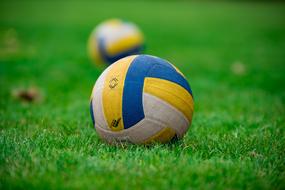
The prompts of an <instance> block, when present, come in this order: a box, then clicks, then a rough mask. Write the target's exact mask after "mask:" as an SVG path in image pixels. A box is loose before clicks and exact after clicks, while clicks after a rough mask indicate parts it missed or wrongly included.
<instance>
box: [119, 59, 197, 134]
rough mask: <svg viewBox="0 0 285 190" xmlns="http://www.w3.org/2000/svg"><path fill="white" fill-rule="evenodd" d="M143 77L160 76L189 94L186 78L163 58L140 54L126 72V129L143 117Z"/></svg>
mask: <svg viewBox="0 0 285 190" xmlns="http://www.w3.org/2000/svg"><path fill="white" fill-rule="evenodd" d="M145 77H153V78H160V79H164V80H168V81H171V82H174V83H176V84H179V85H180V86H181V87H183V88H184V89H186V90H187V91H188V92H189V93H190V94H191V95H192V91H191V88H190V86H189V84H188V82H187V80H186V79H185V78H184V77H183V76H182V75H181V74H180V73H178V72H177V71H176V70H175V68H174V67H173V66H172V65H171V64H169V63H168V62H166V61H164V60H163V59H160V58H157V57H153V56H148V55H140V56H137V57H136V58H135V59H134V60H133V62H132V63H131V65H130V67H129V69H128V72H127V74H126V79H125V84H124V91H123V122H124V128H125V129H127V128H129V127H131V126H133V125H135V124H136V123H138V122H139V121H140V120H142V119H143V118H144V110H143V102H142V95H143V85H144V79H145Z"/></svg>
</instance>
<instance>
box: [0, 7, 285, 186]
mask: <svg viewBox="0 0 285 190" xmlns="http://www.w3.org/2000/svg"><path fill="white" fill-rule="evenodd" d="M109 18H122V19H125V20H129V21H132V22H135V23H136V24H137V25H138V26H139V27H140V29H141V30H142V32H143V33H144V35H145V38H146V53H147V54H152V55H156V56H159V57H162V58H164V59H167V60H169V61H170V62H172V63H173V64H175V65H176V66H177V67H178V68H179V69H180V70H181V71H182V72H183V73H184V74H185V75H186V77H187V78H188V81H189V82H190V84H191V87H192V90H193V93H194V97H195V113H194V117H193V124H192V126H191V127H190V129H189V131H188V133H187V135H186V136H185V138H184V139H183V140H182V141H179V142H178V143H175V144H169V145H154V146H152V147H143V146H135V145H128V146H122V147H114V146H109V145H107V144H105V143H103V142H102V141H101V140H100V139H99V138H98V136H97V134H96V132H95V130H94V128H93V126H92V124H91V118H90V114H89V97H90V94H91V90H92V87H93V85H94V83H95V81H96V79H97V77H98V76H99V75H100V73H101V72H102V70H103V68H96V66H95V65H93V64H91V62H90V61H89V59H88V57H87V53H86V46H87V39H88V36H89V34H90V33H91V31H92V29H93V28H94V27H95V26H96V25H97V24H98V23H99V22H101V21H103V20H105V19H109ZM284 23H285V4H283V3H280V2H277V3H276V2H275V3H268V2H238V1H229V2H228V1H224V2H187V1H165V2H164V1H153V2H152V1H146V2H139V1H136V2H132V1H122V2H119V1H102V2H91V1H86V2H84V1H80V2H79V1H59V2H56V1H46V2H40V1H25V2H24V1H19V2H17V1H1V2H0V188H1V189H79V188H80V189H81V188H85V189H102V188H103V189H196V188H202V189H241V188H242V189H245V188H247V189H284V188H285V183H284V179H285V171H284V170H285V160H284V157H285V153H284V149H285V133H284V126H285V117H284V115H285V108H284V107H285V106H284V105H285V88H284V85H285V74H284V73H285V53H284V50H285V24H284ZM25 88H33V89H36V92H37V94H38V96H39V100H38V101H36V102H35V103H27V102H23V101H21V100H19V98H17V97H15V94H16V96H17V90H19V89H25Z"/></svg>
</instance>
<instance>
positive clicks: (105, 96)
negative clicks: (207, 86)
mask: <svg viewBox="0 0 285 190" xmlns="http://www.w3.org/2000/svg"><path fill="white" fill-rule="evenodd" d="M193 111H194V102H193V96H192V90H191V88H190V85H189V83H188V82H187V80H186V78H185V76H184V75H183V74H182V73H181V72H180V71H179V70H178V69H177V68H176V67H174V66H173V65H172V64H170V63H169V62H167V61H165V60H163V59H160V58H158V57H154V56H149V55H133V56H128V57H125V58H123V59H120V60H119V61H117V62H115V63H114V64H112V65H111V66H109V67H108V68H107V69H105V71H104V72H103V73H102V74H101V76H100V77H99V78H98V80H97V81H96V83H95V86H94V88H93V91H92V95H91V103H90V112H91V116H92V120H93V124H94V125H95V129H96V131H97V132H98V134H99V136H100V137H101V138H103V139H104V140H106V141H107V142H110V143H114V142H120V141H129V142H132V143H138V144H145V143H151V142H162V143H164V142H168V141H170V140H171V139H173V138H182V137H183V135H184V134H185V133H186V132H187V130H188V127H189V126H190V125H191V121H192V115H193Z"/></svg>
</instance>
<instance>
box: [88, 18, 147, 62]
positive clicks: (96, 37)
mask: <svg viewBox="0 0 285 190" xmlns="http://www.w3.org/2000/svg"><path fill="white" fill-rule="evenodd" d="M143 43H144V38H143V35H142V33H141V31H140V30H139V28H138V27H137V26H136V25H135V24H134V23H131V22H128V21H123V20H120V19H110V20H107V21H105V22H103V23H101V24H99V25H98V26H97V27H96V28H95V29H94V30H93V32H92V33H91V35H90V37H89V41H88V52H89V56H90V58H91V60H92V61H93V62H95V63H96V64H102V63H107V64H111V63H114V62H115V61H117V60H119V59H121V58H123V57H126V56H129V55H135V54H140V53H141V52H142V50H143V46H144V44H143Z"/></svg>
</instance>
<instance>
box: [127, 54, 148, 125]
mask: <svg viewBox="0 0 285 190" xmlns="http://www.w3.org/2000/svg"><path fill="white" fill-rule="evenodd" d="M144 58H145V56H141V55H140V56H137V57H136V58H135V59H134V60H133V62H132V63H131V65H130V67H129V69H128V72H127V74H126V79H125V84H124V91H123V122H124V128H125V129H127V128H129V127H131V126H133V125H135V124H136V123H138V122H139V121H140V120H142V119H143V118H144V110H143V103H142V93H143V84H144V78H145V76H146V74H147V73H148V71H149V70H150V68H151V66H152V64H149V63H147V62H145V59H144ZM144 63H145V64H144ZM142 64H144V66H142Z"/></svg>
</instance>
